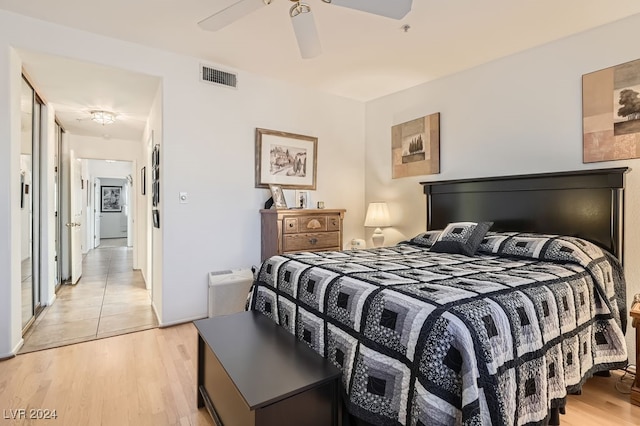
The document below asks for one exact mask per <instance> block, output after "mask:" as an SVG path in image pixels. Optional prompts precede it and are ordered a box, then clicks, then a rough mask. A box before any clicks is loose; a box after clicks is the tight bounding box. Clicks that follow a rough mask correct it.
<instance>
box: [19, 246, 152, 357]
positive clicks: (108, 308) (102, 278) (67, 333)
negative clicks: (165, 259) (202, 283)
mask: <svg viewBox="0 0 640 426" xmlns="http://www.w3.org/2000/svg"><path fill="white" fill-rule="evenodd" d="M132 253H133V250H132V248H131V247H126V239H124V238H122V239H120V238H119V239H112V240H102V241H101V244H100V247H99V248H97V249H94V250H91V251H90V252H89V253H87V255H86V256H85V257H84V260H83V262H82V277H81V278H80V281H78V284H76V285H63V286H62V287H61V288H60V290H59V291H58V294H57V298H56V301H55V302H54V303H53V305H51V306H49V307H46V308H45V310H44V311H43V312H42V313H41V314H40V316H38V318H37V319H36V321H35V322H34V324H33V325H32V326H31V327H30V329H29V330H28V331H27V333H26V334H25V335H24V345H23V347H22V349H20V353H26V352H32V351H37V350H41V349H48V348H53V347H58V346H63V345H69V344H73V343H79V342H85V341H87V340H94V339H100V338H103V337H109V336H115V335H118V334H124V333H130V332H133V331H140V330H146V329H149V328H154V327H157V326H158V321H157V319H156V316H155V313H154V312H153V309H152V307H151V298H150V296H149V292H148V291H147V289H146V288H145V283H144V280H143V279H142V274H141V273H140V271H134V270H133V260H132Z"/></svg>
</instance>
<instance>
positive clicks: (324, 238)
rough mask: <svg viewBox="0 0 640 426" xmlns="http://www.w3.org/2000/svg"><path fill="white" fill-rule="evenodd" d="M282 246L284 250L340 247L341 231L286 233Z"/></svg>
mask: <svg viewBox="0 0 640 426" xmlns="http://www.w3.org/2000/svg"><path fill="white" fill-rule="evenodd" d="M282 246H283V247H282V249H283V251H302V250H321V249H324V248H328V247H340V232H308V233H304V234H294V235H285V236H284V237H283V241H282Z"/></svg>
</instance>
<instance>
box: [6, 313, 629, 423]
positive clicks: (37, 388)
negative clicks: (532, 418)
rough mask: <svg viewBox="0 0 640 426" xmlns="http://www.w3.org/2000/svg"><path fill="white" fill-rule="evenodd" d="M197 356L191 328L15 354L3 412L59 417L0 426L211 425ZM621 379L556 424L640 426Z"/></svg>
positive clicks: (573, 404)
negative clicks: (199, 398) (200, 404)
mask: <svg viewBox="0 0 640 426" xmlns="http://www.w3.org/2000/svg"><path fill="white" fill-rule="evenodd" d="M196 353H197V331H196V329H195V327H194V326H193V324H191V323H188V324H183V325H179V326H175V327H170V328H155V329H151V330H146V331H141V332H138V333H132V334H126V335H122V336H116V337H111V338H107V339H101V340H94V341H90V342H85V343H80V344H77V345H72V346H65V347H60V348H56V349H50V350H45V351H39V352H32V353H28V354H24V355H18V356H17V357H15V358H13V359H9V360H6V361H3V362H0V409H1V410H5V411H3V413H5V414H6V413H10V411H9V410H16V409H21V408H24V409H27V410H28V409H49V410H56V413H57V415H58V418H57V419H56V420H55V421H54V420H51V421H47V420H32V421H26V420H20V421H12V420H9V419H4V420H3V419H2V418H0V424H10V425H14V424H15V425H26V424H33V425H64V426H72V425H83V426H87V425H88V426H91V425H104V426H109V425H118V426H126V425H132V426H134V425H135V426H143V425H153V426H164V425H213V422H212V421H211V419H210V418H209V417H208V413H207V412H206V411H205V410H204V409H200V410H197V409H196V383H197V380H196V360H197V358H196V357H197V355H196ZM620 377H621V373H620V372H614V375H613V376H612V377H609V378H604V377H594V378H592V379H590V380H589V381H588V382H587V384H586V385H585V386H584V389H583V394H582V395H579V396H570V397H569V402H568V406H567V414H566V415H564V416H561V424H562V425H563V426H590V425H594V426H606V425H616V426H627V425H629V426H630V425H638V424H640V407H637V406H633V405H631V403H630V402H629V395H625V394H622V393H620V392H618V390H616V386H618V387H621V389H622V390H624V389H626V387H628V385H629V384H630V382H629V380H625V381H624V382H623V383H620ZM619 385H621V386H619ZM2 422H4V423H2ZM294 426H298V425H294Z"/></svg>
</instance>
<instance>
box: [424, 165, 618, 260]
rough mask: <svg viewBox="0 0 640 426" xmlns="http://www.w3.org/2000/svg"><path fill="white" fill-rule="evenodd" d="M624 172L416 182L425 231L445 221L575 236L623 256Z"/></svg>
mask: <svg viewBox="0 0 640 426" xmlns="http://www.w3.org/2000/svg"><path fill="white" fill-rule="evenodd" d="M627 171H628V168H627V167H620V168H611V169H598V170H583V171H574V172H560V173H541V174H529V175H516V176H502V177H492V178H478V179H460V180H448V181H438V182H421V184H422V185H424V193H425V194H426V196H427V229H428V230H429V229H442V228H444V227H445V226H446V225H447V224H448V223H449V222H460V221H472V222H480V221H493V223H494V224H493V226H492V227H491V230H492V231H517V232H534V233H540V234H559V235H569V236H575V237H580V238H583V239H585V240H588V241H591V242H593V243H596V244H598V245H599V246H601V247H603V248H605V249H607V250H608V251H609V252H611V253H612V254H613V255H614V256H616V257H617V258H618V259H620V261H622V251H623V229H624V228H623V226H624V174H625V173H626V172H627Z"/></svg>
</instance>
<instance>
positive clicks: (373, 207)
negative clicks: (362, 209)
mask: <svg viewBox="0 0 640 426" xmlns="http://www.w3.org/2000/svg"><path fill="white" fill-rule="evenodd" d="M364 226H367V227H372V228H381V227H385V226H391V219H390V217H389V207H388V206H387V203H384V202H376V203H369V208H368V209H367V217H366V218H365V220H364Z"/></svg>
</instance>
